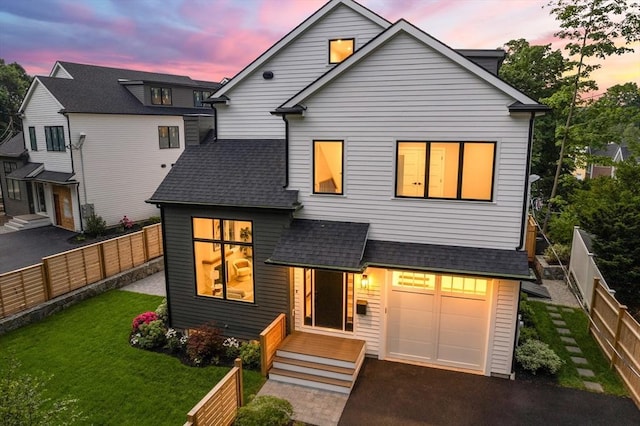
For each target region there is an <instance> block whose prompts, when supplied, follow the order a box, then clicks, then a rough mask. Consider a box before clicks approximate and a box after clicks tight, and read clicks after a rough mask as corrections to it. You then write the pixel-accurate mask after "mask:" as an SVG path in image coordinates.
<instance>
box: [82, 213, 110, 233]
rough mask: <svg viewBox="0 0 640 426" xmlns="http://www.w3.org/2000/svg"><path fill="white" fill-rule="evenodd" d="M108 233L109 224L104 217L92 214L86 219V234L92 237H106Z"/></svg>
mask: <svg viewBox="0 0 640 426" xmlns="http://www.w3.org/2000/svg"><path fill="white" fill-rule="evenodd" d="M106 231H107V222H105V221H104V219H102V216H98V215H96V214H95V213H92V214H91V215H90V216H89V217H87V218H86V219H85V230H84V232H85V233H86V234H87V235H90V236H92V237H98V236H100V235H104V234H105V232H106Z"/></svg>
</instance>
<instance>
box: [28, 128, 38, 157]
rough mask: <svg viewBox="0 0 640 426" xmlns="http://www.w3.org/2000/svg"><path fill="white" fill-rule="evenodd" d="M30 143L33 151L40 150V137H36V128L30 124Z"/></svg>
mask: <svg viewBox="0 0 640 426" xmlns="http://www.w3.org/2000/svg"><path fill="white" fill-rule="evenodd" d="M29 143H30V145H31V151H37V150H38V139H37V138H36V128H35V127H33V126H29Z"/></svg>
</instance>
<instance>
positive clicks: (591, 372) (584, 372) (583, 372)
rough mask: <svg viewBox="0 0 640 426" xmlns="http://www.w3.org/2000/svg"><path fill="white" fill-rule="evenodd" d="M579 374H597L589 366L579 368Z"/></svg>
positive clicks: (583, 375)
mask: <svg viewBox="0 0 640 426" xmlns="http://www.w3.org/2000/svg"><path fill="white" fill-rule="evenodd" d="M578 374H579V375H581V376H582V377H595V376H596V375H595V374H594V373H593V371H592V370H589V369H588V368H578Z"/></svg>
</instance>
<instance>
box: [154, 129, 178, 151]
mask: <svg viewBox="0 0 640 426" xmlns="http://www.w3.org/2000/svg"><path fill="white" fill-rule="evenodd" d="M161 129H167V138H166V140H167V143H166V146H163V139H164V138H163V137H162V136H161V135H160V132H161ZM172 129H174V130H175V138H172V137H171V130H172ZM174 139H175V140H174ZM158 145H159V146H160V149H175V148H180V126H158Z"/></svg>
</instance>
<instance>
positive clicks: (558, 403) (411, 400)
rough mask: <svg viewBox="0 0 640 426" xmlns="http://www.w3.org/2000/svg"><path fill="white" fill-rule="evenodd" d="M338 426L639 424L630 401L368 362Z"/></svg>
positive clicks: (553, 387)
mask: <svg viewBox="0 0 640 426" xmlns="http://www.w3.org/2000/svg"><path fill="white" fill-rule="evenodd" d="M339 424H340V425H368V426H373V425H394V426H395V425H403V426H411V425H616V426H622V425H640V410H638V409H637V408H636V406H635V405H634V403H633V402H632V401H631V400H630V399H628V398H619V397H614V396H610V395H603V394H597V393H592V392H586V391H579V390H575V389H566V388H561V387H557V386H550V385H538V384H535V383H526V382H522V381H517V380H515V381H514V380H505V379H498V378H492V377H484V376H476V375H472V374H465V373H457V372H452V371H445V370H438V369H433V368H426V367H418V366H413V365H407V364H400V363H394V362H387V361H379V360H375V359H366V360H365V363H364V365H363V367H362V370H361V372H360V375H359V376H358V381H357V382H356V385H355V387H354V389H353V391H352V393H351V396H350V397H349V400H348V401H347V404H346V406H345V409H344V411H343V413H342V417H341V418H340V423H339Z"/></svg>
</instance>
